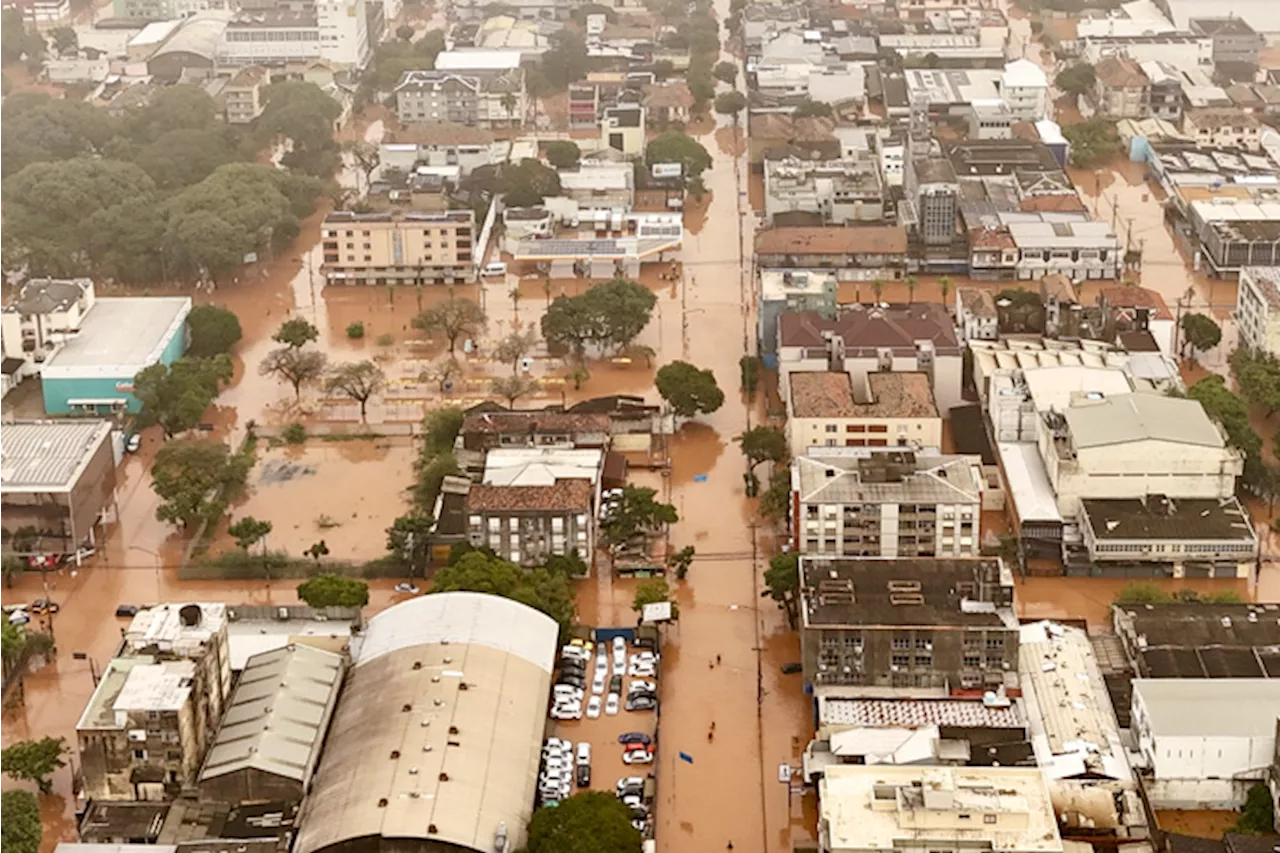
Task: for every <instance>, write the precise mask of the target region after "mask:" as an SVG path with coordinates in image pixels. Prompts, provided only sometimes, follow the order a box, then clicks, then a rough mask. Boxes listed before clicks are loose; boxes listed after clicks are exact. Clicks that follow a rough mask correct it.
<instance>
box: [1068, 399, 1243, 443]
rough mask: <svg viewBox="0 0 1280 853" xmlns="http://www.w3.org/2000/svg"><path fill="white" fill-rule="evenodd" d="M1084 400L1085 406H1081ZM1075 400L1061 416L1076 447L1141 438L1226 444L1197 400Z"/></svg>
mask: <svg viewBox="0 0 1280 853" xmlns="http://www.w3.org/2000/svg"><path fill="white" fill-rule="evenodd" d="M1082 402H1083V403H1085V405H1079V404H1080V403H1082ZM1076 403H1077V405H1073V406H1071V407H1070V408H1068V409H1067V410H1066V411H1065V412H1064V413H1063V415H1062V416H1063V417H1064V418H1065V419H1066V423H1067V426H1068V428H1069V429H1070V432H1071V441H1072V443H1073V444H1074V446H1075V447H1076V449H1083V448H1091V447H1104V446H1107V445H1114V444H1129V443H1133V442H1139V441H1163V442H1168V443H1170V444H1193V445H1199V446H1201V447H1224V446H1225V442H1224V440H1223V438H1222V433H1221V432H1220V431H1219V430H1218V427H1217V426H1215V425H1214V423H1213V421H1211V420H1209V416H1208V415H1207V414H1205V411H1204V407H1203V406H1201V405H1200V403H1199V401H1197V400H1190V399H1185V398H1180V397H1166V396H1164V395H1161V394H1118V395H1116V396H1114V397H1106V398H1104V399H1102V400H1099V401H1093V400H1089V401H1081V400H1077V401H1076Z"/></svg>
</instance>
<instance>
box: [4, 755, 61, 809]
mask: <svg viewBox="0 0 1280 853" xmlns="http://www.w3.org/2000/svg"><path fill="white" fill-rule="evenodd" d="M66 754H67V742H66V740H65V739H64V738H60V737H43V738H40V740H20V741H18V742H17V743H14V744H12V745H10V746H7V747H5V748H4V749H3V750H0V771H3V772H4V774H5V775H6V776H8V777H9V778H11V779H17V780H18V781H21V782H35V783H36V787H38V788H39V789H40V793H42V794H48V793H52V791H53V782H52V781H51V780H50V779H49V777H50V776H52V775H53V774H54V772H55V771H57V770H59V769H61V768H63V767H66V766H67V760H66V759H65V758H64V757H63V756H65V755H66ZM4 820H5V822H6V823H7V822H8V820H9V816H8V815H7V814H6V815H5V817H4Z"/></svg>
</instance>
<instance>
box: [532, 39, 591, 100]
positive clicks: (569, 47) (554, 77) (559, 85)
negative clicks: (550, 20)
mask: <svg viewBox="0 0 1280 853" xmlns="http://www.w3.org/2000/svg"><path fill="white" fill-rule="evenodd" d="M539 70H540V71H541V76H542V79H543V80H545V81H546V83H547V85H548V86H549V87H550V88H551V90H552V91H557V92H558V91H560V90H561V89H565V88H568V86H569V84H570V83H576V82H578V81H579V80H581V79H582V78H584V77H586V76H587V42H586V39H584V38H583V37H582V36H581V35H580V34H579V33H576V32H573V31H572V30H562V31H561V32H559V33H557V34H556V35H554V36H552V37H551V49H550V50H548V51H547V52H546V53H544V54H542V63H541V65H540V66H539Z"/></svg>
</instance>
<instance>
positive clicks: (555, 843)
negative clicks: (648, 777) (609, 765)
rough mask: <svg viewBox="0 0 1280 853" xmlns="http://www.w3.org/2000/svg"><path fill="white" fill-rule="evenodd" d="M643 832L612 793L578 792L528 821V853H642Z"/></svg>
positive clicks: (535, 814) (542, 809) (535, 813)
mask: <svg viewBox="0 0 1280 853" xmlns="http://www.w3.org/2000/svg"><path fill="white" fill-rule="evenodd" d="M642 840H643V838H642V836H641V835H640V832H639V831H638V830H637V829H636V828H635V827H634V826H632V825H631V813H630V811H628V809H627V806H626V805H625V804H624V803H623V802H622V801H621V800H619V799H618V798H617V797H615V796H614V795H613V793H612V792H610V793H604V792H602V791H581V790H580V791H579V793H577V794H575V795H573V796H572V797H569V798H568V799H565V800H561V801H560V803H559V805H557V806H556V807H555V808H552V807H551V806H543V807H542V808H540V809H538V810H537V811H535V812H534V813H533V818H532V819H531V820H530V821H529V842H528V846H527V848H526V850H527V853H640V847H641V843H642Z"/></svg>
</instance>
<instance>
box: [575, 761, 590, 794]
mask: <svg viewBox="0 0 1280 853" xmlns="http://www.w3.org/2000/svg"><path fill="white" fill-rule="evenodd" d="M577 774H578V787H579V788H588V787H590V786H591V765H590V764H579V765H578V770H577Z"/></svg>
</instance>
